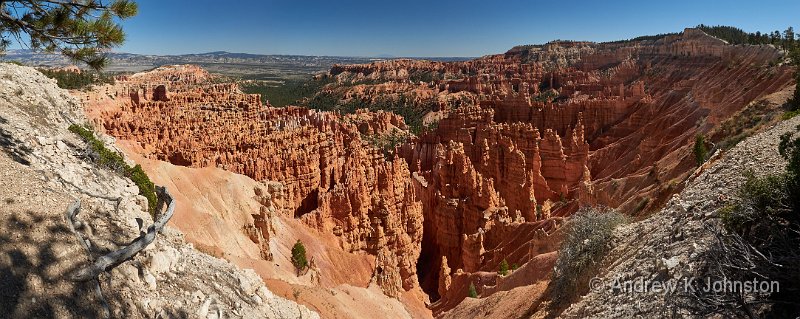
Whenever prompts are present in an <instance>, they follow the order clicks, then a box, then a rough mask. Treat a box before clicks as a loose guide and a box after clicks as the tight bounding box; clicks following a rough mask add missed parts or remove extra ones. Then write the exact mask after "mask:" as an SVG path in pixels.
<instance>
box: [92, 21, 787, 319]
mask: <svg viewBox="0 0 800 319" xmlns="http://www.w3.org/2000/svg"><path fill="white" fill-rule="evenodd" d="M782 61H783V55H782V53H781V52H779V51H778V50H777V49H775V48H774V47H771V46H731V45H727V44H726V43H724V42H723V41H721V40H718V39H715V38H712V37H710V36H708V35H706V34H704V33H702V32H700V31H697V30H693V29H687V30H686V31H685V32H684V33H682V34H681V35H675V36H666V37H664V38H661V39H659V40H655V41H637V42H619V43H603V44H597V43H590V42H552V43H548V44H546V45H542V46H521V47H516V48H514V49H512V50H510V51H508V52H507V53H505V54H499V55H491V56H486V57H482V58H479V59H475V60H471V61H464V62H430V61H416V60H392V61H385V62H375V63H370V64H363V65H343V66H334V67H333V68H332V69H331V71H330V72H329V74H328V76H329V77H331V78H333V79H335V81H334V83H333V84H330V85H328V86H326V87H325V88H324V89H323V91H322V92H321V93H319V94H326V96H328V97H333V98H334V103H339V104H347V105H349V106H354V105H355V106H359V105H374V104H375V103H384V101H386V100H391V101H403V102H404V103H407V104H408V106H409V107H412V108H414V110H415V112H416V111H422V112H424V117H423V122H424V124H426V127H427V128H426V129H425V130H423V132H422V133H420V134H417V135H416V136H413V135H409V136H410V137H409V138H408V139H406V140H405V142H404V143H402V144H401V145H399V146H398V147H397V148H396V149H394V151H395V152H393V153H394V154H392V152H389V153H387V152H386V150H381V149H379V148H378V147H375V144H374V143H371V142H370V141H371V139H374V138H376V137H378V138H379V137H381V136H385V135H388V134H396V133H398V132H400V133H401V134H403V135H405V134H408V130H409V126H408V125H406V122H405V121H404V120H403V118H402V117H400V116H398V115H395V114H392V113H388V112H368V111H363V110H362V111H358V112H356V113H355V114H348V115H343V114H341V113H338V112H322V111H317V110H310V109H307V108H303V107H294V106H292V107H286V108H272V107H270V106H269V105H262V104H261V102H260V98H259V96H257V95H246V94H242V93H241V92H239V90H238V88H237V87H236V85H235V84H219V83H217V84H215V83H214V81H212V80H211V76H210V75H209V74H208V73H207V72H205V71H203V70H202V69H199V68H197V67H192V66H177V67H169V68H160V69H156V70H154V71H151V72H147V73H143V74H138V75H134V76H130V77H127V78H123V79H120V81H118V82H117V84H116V85H114V86H108V87H105V88H103V89H102V90H104V92H103V93H104V94H105V95H107V96H111V98H110V100H109V101H111V102H109V101H105V102H103V101H102V98H98V97H97V96H94V97H90V98H89V99H88V100H89V101H88V102H89V103H88V106H87V112H88V113H89V114H90V115H91V117H92V118H94V119H95V121H96V123H97V124H99V125H102V127H103V128H104V129H105V130H106V132H108V133H109V134H111V135H113V136H116V137H117V138H119V139H121V140H126V141H131V142H135V143H137V144H138V145H139V149H138V151H137V152H140V153H141V155H143V156H144V157H147V158H150V159H156V160H161V161H167V162H170V163H172V164H176V165H182V166H189V167H197V168H199V167H219V168H223V169H225V170H228V171H231V172H236V173H240V174H244V175H247V176H249V177H251V178H253V179H255V180H257V181H278V182H280V183H281V184H282V185H283V188H282V192H281V193H282V194H283V195H282V196H283V197H282V200H281V205H279V206H281V207H280V208H278V209H274V210H271V211H270V210H267V212H268V213H270V214H271V213H274V214H280V215H281V216H284V217H286V218H295V219H298V220H301V221H302V222H303V223H304V224H305V225H307V226H309V227H312V228H314V229H316V230H317V231H318V232H320V233H321V234H333V235H334V236H335V237H336V238H337V240H338V241H339V246H340V248H342V249H343V250H345V251H348V252H351V253H367V254H369V255H370V256H374V261H375V264H374V269H373V274H372V280H373V281H374V282H375V283H377V284H378V285H380V287H381V288H382V290H383V292H384V293H385V294H387V295H389V296H399V295H401V294H402V293H403V292H404V291H408V290H412V289H415V288H416V287H422V288H423V289H424V290H425V292H426V293H427V294H428V295H429V296H431V299H432V301H435V303H434V304H433V305H432V306H431V308H432V309H433V311H434V314H440V313H442V312H443V311H446V310H448V309H450V308H452V307H454V306H455V305H456V304H458V303H459V302H461V300H463V299H464V298H465V297H466V287H468V285H469V283H474V284H475V285H476V286H477V289H478V291H479V293H480V294H481V296H482V297H485V296H488V295H491V294H493V293H495V292H497V291H502V290H508V289H512V288H514V287H519V286H532V285H541V284H542V282H546V281H547V280H548V279H547V278H549V277H548V276H547V274H548V272H549V269H550V268H551V265H552V262H553V261H554V260H555V253H554V251H555V250H556V247H557V244H558V238H559V226H560V225H561V224H562V221H563V218H564V217H566V216H568V215H570V214H571V213H572V212H574V211H575V210H576V209H577V208H578V207H579V206H582V205H596V204H600V205H607V206H611V207H617V208H619V209H621V210H622V211H624V212H627V213H629V214H642V213H645V212H647V211H649V210H651V209H653V208H655V207H658V206H659V205H660V204H661V203H662V202H663V200H665V199H666V198H668V196H670V195H671V194H673V193H674V192H676V191H678V190H679V188H680V184H681V181H683V180H684V178H685V177H686V176H687V174H688V173H689V172H690V171H691V170H692V169H693V167H694V163H693V161H694V159H693V156H692V154H691V149H690V147H691V144H692V142H693V140H694V137H695V135H696V134H706V133H708V132H709V131H710V130H712V129H713V128H714V127H715V125H717V124H719V123H720V122H721V121H723V120H725V119H727V118H729V117H730V116H731V115H732V114H734V113H735V112H737V111H739V110H741V109H742V108H744V107H745V106H746V105H747V104H749V103H751V102H752V101H754V100H757V99H759V98H761V97H763V96H765V95H767V94H770V93H773V92H776V91H778V90H780V89H782V88H784V87H786V86H787V85H788V84H790V82H791V73H792V71H793V70H792V69H791V68H790V67H788V66H786V65H783V64H782V63H781V62H782ZM387 154H389V155H388V156H387ZM265 206H268V205H265ZM274 206H276V205H272V207H274ZM264 214H266V212H265V213H264ZM254 218H255V216H254ZM255 220H259V219H258V218H256V219H255ZM260 220H261V221H259V222H256V221H254V222H253V226H252V227H251V228H250V230H248V236H250V238H251V239H253V241H256V242H259V243H260V244H259V245H260V246H259V247H261V248H260V249H261V250H262V252H263V251H265V250H268V247H266V248H265V246H263V244H262V243H263V242H269V240H268V238H269V236H270V232H269V230H268V229H269V228H270V226H269V223H268V222H265V221H266V220H270V218H269V217H268V216H263V217H261V219H260ZM265 229H267V230H266V231H265ZM267 246H268V244H267ZM262 258H265V259H269V258H270V255H269V254H266V253H264V254H262ZM504 259H505V260H507V262H508V263H509V264H511V265H517V266H519V271H520V273H524V274H526V275H525V276H513V275H512V276H509V277H503V276H498V275H497V274H496V271H497V268H498V265H499V264H500V262H501V261H502V260H504ZM342 267H347V266H346V265H342ZM323 276H324V274H323Z"/></svg>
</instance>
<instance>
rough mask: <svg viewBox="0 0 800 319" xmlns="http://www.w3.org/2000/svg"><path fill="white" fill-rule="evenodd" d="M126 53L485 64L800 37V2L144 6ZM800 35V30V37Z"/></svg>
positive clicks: (265, 1)
mask: <svg viewBox="0 0 800 319" xmlns="http://www.w3.org/2000/svg"><path fill="white" fill-rule="evenodd" d="M136 2H137V3H139V15H138V16H136V17H134V18H132V19H130V20H126V21H124V22H123V26H124V28H125V30H126V32H127V34H128V38H127V43H126V44H125V45H124V46H122V47H121V48H118V49H117V51H121V52H130V53H142V54H183V53H201V52H210V51H229V52H246V53H258V54H300V55H342V56H378V55H391V56H416V57H424V56H427V57H437V56H481V55H485V54H492V53H501V52H505V51H506V50H508V49H509V48H511V47H513V46H514V45H518V44H532V43H544V42H547V41H550V40H553V39H569V40H590V41H608V40H619V39H627V38H632V37H635V36H639V35H649V34H658V33H666V32H679V31H682V30H683V28H684V27H689V26H695V25H697V24H700V23H704V24H708V25H717V24H722V25H733V26H737V27H740V28H742V29H744V30H745V31H751V32H754V31H774V30H784V29H785V28H786V27H787V26H789V25H793V26H794V27H795V29H796V30H798V29H800V28H798V27H800V0H729V1H683V0H675V1H653V0H639V1H602V0H594V1H583V0H576V1H563V0H560V1H559V0H550V1H517V0H510V1H508V0H507V1H491V0H460V1H435V0H427V1H425V0H405V1H402V0H395V1H380V0H373V1H362V0H339V1H334V0H328V1H316V0H294V1H273V0H227V1H211V0H137V1H136ZM798 31H800V30H798Z"/></svg>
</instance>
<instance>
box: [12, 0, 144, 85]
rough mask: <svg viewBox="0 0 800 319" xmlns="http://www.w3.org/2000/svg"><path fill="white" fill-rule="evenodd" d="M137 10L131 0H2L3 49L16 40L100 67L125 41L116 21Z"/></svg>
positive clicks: (29, 46) (25, 45) (134, 13)
mask: <svg viewBox="0 0 800 319" xmlns="http://www.w3.org/2000/svg"><path fill="white" fill-rule="evenodd" d="M137 11H138V7H137V5H136V3H135V2H133V1H132V0H4V1H0V53H2V51H5V50H6V49H7V48H8V46H9V45H10V44H11V41H12V40H15V41H16V42H18V43H19V44H20V45H21V46H23V47H27V48H30V49H32V50H44V51H45V52H51V53H52V52H59V53H61V54H64V55H65V56H67V57H69V58H71V59H72V60H74V61H79V62H84V63H86V64H87V65H89V66H90V67H92V68H95V69H100V68H102V67H103V66H105V65H106V64H107V57H106V52H107V51H108V50H109V49H111V48H113V47H117V46H119V45H121V44H122V43H123V42H124V41H125V33H124V32H123V31H122V27H121V26H120V25H119V24H118V23H117V22H116V21H117V20H119V19H127V18H130V17H132V16H134V15H136V13H137Z"/></svg>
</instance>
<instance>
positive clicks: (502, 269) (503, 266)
mask: <svg viewBox="0 0 800 319" xmlns="http://www.w3.org/2000/svg"><path fill="white" fill-rule="evenodd" d="M497 273H498V274H499V275H500V276H507V275H508V262H507V261H506V260H505V258H504V259H503V261H501V262H500V270H498V271H497Z"/></svg>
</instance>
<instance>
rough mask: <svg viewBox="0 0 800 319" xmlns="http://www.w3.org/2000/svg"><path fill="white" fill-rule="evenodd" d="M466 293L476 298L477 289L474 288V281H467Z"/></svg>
mask: <svg viewBox="0 0 800 319" xmlns="http://www.w3.org/2000/svg"><path fill="white" fill-rule="evenodd" d="M467 295H468V296H469V297H470V298H478V290H477V289H475V284H474V283H469V290H468V291H467Z"/></svg>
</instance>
